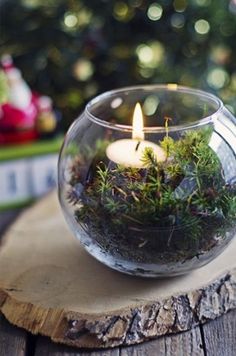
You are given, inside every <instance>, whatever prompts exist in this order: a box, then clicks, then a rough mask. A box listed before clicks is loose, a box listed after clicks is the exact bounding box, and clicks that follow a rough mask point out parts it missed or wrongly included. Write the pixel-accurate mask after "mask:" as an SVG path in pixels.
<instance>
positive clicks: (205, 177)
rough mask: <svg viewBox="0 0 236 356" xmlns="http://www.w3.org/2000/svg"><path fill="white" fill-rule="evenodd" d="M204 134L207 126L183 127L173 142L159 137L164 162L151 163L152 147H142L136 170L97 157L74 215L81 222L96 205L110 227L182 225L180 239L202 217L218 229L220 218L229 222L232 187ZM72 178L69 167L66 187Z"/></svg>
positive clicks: (198, 226)
mask: <svg viewBox="0 0 236 356" xmlns="http://www.w3.org/2000/svg"><path fill="white" fill-rule="evenodd" d="M209 138H210V131H209V130H198V131H188V132H186V133H184V134H183V136H182V138H181V139H180V140H178V141H176V142H175V141H173V140H172V139H171V138H170V137H165V138H164V139H163V140H162V141H161V142H160V144H161V146H162V147H163V148H164V149H165V150H166V153H168V154H169V156H168V157H167V159H166V161H165V162H157V160H156V157H155V155H154V152H153V150H152V149H151V148H146V149H145V151H144V153H143V158H142V162H143V166H144V167H143V168H141V169H139V168H127V167H123V166H121V165H118V166H117V165H115V166H114V167H109V166H106V164H105V163H104V162H102V161H99V162H98V163H97V165H96V167H95V172H94V175H93V178H92V179H91V180H90V181H89V182H87V183H86V185H85V191H84V194H83V195H82V196H79V197H77V203H79V204H80V208H79V209H78V210H77V211H76V215H77V218H78V219H80V220H81V219H82V221H83V219H84V221H86V219H87V217H88V216H90V218H91V216H94V211H95V210H96V216H97V217H98V220H105V221H107V224H109V223H111V224H112V226H113V229H116V226H117V228H120V226H126V225H127V223H128V224H131V225H132V226H133V228H142V227H145V228H146V227H149V228H150V227H152V228H153V227H155V228H160V229H163V228H165V229H172V228H175V229H180V228H182V229H183V239H185V237H186V236H187V237H188V238H192V240H193V241H197V240H198V239H199V238H200V237H201V235H202V231H203V228H206V226H205V225H204V224H206V221H207V220H208V221H210V224H211V225H212V226H214V224H215V226H216V227H220V228H222V226H224V224H225V222H227V224H233V222H234V221H235V220H236V197H235V190H232V189H231V190H230V189H229V187H227V186H225V184H224V181H223V177H222V176H221V166H220V162H219V160H218V158H217V156H216V155H215V153H214V152H213V151H212V150H211V148H210V147H209V146H208V142H209ZM103 149H104V147H103ZM101 152H102V150H101V151H100V153H101ZM101 157H102V154H101ZM75 166H76V167H77V162H76V163H75ZM75 181H77V182H78V175H74V170H73V169H72V177H71V185H72V187H73V186H74V185H75ZM183 182H185V184H183ZM181 185H182V187H181ZM72 193H73V189H72ZM91 214H92V215H91ZM96 216H95V217H94V218H95V219H96ZM170 236H172V233H170ZM170 240H171V238H170Z"/></svg>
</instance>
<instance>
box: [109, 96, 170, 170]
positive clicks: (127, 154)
mask: <svg viewBox="0 0 236 356" xmlns="http://www.w3.org/2000/svg"><path fill="white" fill-rule="evenodd" d="M146 148H152V149H153V153H154V155H155V157H156V160H157V162H163V161H165V160H166V153H165V151H164V150H163V149H162V148H161V147H160V146H158V145H157V144H155V143H153V142H150V141H146V140H144V132H143V115H142V109H141V106H140V104H139V103H137V104H136V106H135V110H134V116H133V130H132V139H123V140H118V141H115V142H113V143H111V144H110V145H109V146H108V147H107V149H106V154H107V157H108V158H109V159H110V160H111V161H113V162H115V163H117V164H120V165H122V166H125V167H134V168H143V167H145V165H144V163H143V161H142V160H143V156H144V151H145V149H146Z"/></svg>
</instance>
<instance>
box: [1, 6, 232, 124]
mask: <svg viewBox="0 0 236 356" xmlns="http://www.w3.org/2000/svg"><path fill="white" fill-rule="evenodd" d="M0 12H1V39H0V45H1V54H4V53H10V54H11V55H12V56H13V58H14V62H15V64H16V66H17V67H18V68H20V69H21V71H22V73H23V76H24V78H25V80H26V81H27V82H28V84H29V85H30V86H31V88H33V89H34V90H36V91H38V92H40V93H44V94H46V95H49V96H51V97H52V99H53V101H54V103H55V106H56V107H57V108H58V109H60V111H61V112H62V115H63V126H64V128H67V127H68V125H69V124H70V123H71V121H73V119H74V118H75V117H76V116H77V115H78V114H79V112H80V111H81V110H82V108H83V107H84V105H85V103H86V102H87V101H88V100H89V99H90V98H91V97H93V96H95V95H97V94H99V93H101V92H103V91H105V90H110V89H113V88H116V87H120V86H126V85H133V84H137V83H138V84H141V83H165V82H171V83H178V84H182V85H186V86H193V87H197V88H201V89H204V90H208V91H210V92H212V93H214V94H216V95H218V96H220V97H221V98H222V99H223V100H224V102H225V103H226V104H227V105H228V108H229V109H230V110H231V111H232V112H234V113H235V111H236V99H235V96H236V0H218V1H213V0H188V1H187V0H160V1H146V0H128V1H114V0H100V1H96V0H67V1H66V0H7V1H1V5H0Z"/></svg>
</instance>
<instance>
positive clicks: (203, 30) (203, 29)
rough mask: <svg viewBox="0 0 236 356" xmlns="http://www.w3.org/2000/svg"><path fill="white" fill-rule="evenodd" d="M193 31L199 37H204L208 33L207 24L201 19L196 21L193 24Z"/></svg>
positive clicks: (208, 26)
mask: <svg viewBox="0 0 236 356" xmlns="http://www.w3.org/2000/svg"><path fill="white" fill-rule="evenodd" d="M194 29H195V31H196V32H197V33H198V34H200V35H206V34H207V33H208V32H209V31H210V25H209V22H208V21H206V20H203V19H200V20H197V21H196V22H195V24H194Z"/></svg>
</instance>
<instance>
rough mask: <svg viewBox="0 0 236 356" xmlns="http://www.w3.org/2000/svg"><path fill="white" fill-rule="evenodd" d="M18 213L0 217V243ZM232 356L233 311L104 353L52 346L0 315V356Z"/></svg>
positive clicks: (235, 346)
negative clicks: (192, 327)
mask: <svg viewBox="0 0 236 356" xmlns="http://www.w3.org/2000/svg"><path fill="white" fill-rule="evenodd" d="M19 212H20V211H19V210H15V211H8V212H4V213H0V239H1V236H2V235H3V233H4V231H5V230H6V229H7V227H8V226H9V225H10V224H11V223H12V222H13V221H14V220H15V219H16V217H17V215H18V214H19ZM33 355H35V356H47V355H52V356H69V355H70V356H79V355H81V356H82V355H92V356H99V355H100V356H101V355H102V356H131V355H132V356H146V355H147V356H149V355H150V356H152V355H153V356H154V355H156V356H198V355H199V356H236V310H233V311H231V312H229V313H227V314H225V315H223V316H221V317H219V318H218V319H215V320H213V321H211V322H209V323H206V324H204V325H200V326H197V327H195V328H194V329H192V330H189V331H187V332H182V333H179V334H172V335H168V336H163V337H159V338H157V339H155V340H151V341H148V342H145V343H142V344H140V345H136V346H129V347H117V348H115V349H107V350H93V351H91V350H79V349H74V348H71V347H67V346H64V345H59V344H55V343H53V342H51V341H50V339H49V338H46V337H42V336H37V335H32V334H30V333H28V332H27V331H25V330H23V329H20V328H17V327H15V326H13V325H11V324H10V323H9V322H8V321H7V320H6V319H5V318H4V316H3V315H2V314H0V356H33Z"/></svg>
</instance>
